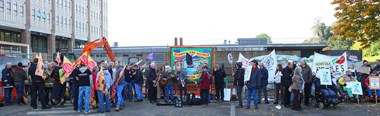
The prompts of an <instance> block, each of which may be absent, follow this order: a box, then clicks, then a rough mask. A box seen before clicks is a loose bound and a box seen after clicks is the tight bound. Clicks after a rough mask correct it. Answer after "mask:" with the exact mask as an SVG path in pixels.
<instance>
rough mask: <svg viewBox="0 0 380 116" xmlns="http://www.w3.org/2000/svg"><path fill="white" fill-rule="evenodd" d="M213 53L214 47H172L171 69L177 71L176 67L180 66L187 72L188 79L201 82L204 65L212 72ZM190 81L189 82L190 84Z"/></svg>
mask: <svg viewBox="0 0 380 116" xmlns="http://www.w3.org/2000/svg"><path fill="white" fill-rule="evenodd" d="M212 51H213V48H212V47H194V48H192V47H189V48H186V47H178V48H176V47H172V48H171V51H170V53H171V56H170V57H171V58H170V59H171V60H170V61H171V67H172V69H176V68H175V67H177V66H179V67H181V68H182V69H183V70H185V71H186V74H187V78H188V79H192V80H194V81H199V77H200V76H201V73H202V66H203V65H207V66H208V67H209V68H210V71H211V70H212V69H211V66H212V65H211V64H212V57H213V56H212ZM186 54H188V55H186ZM188 79H187V82H190V80H188Z"/></svg>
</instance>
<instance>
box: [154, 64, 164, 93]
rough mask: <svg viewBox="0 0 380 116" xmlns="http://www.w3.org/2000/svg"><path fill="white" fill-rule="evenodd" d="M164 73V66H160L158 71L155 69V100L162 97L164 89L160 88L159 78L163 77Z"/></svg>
mask: <svg viewBox="0 0 380 116" xmlns="http://www.w3.org/2000/svg"><path fill="white" fill-rule="evenodd" d="M164 73H165V66H161V67H160V68H159V69H157V73H156V75H157V79H156V88H157V99H161V95H164V93H165V92H164V91H163V90H164V89H162V87H161V83H160V82H161V81H160V80H161V78H162V77H163V76H164Z"/></svg>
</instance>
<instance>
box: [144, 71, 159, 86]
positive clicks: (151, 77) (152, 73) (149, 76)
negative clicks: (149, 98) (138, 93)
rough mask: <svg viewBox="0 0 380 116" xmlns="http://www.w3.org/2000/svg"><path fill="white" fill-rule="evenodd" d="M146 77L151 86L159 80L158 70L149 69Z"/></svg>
mask: <svg viewBox="0 0 380 116" xmlns="http://www.w3.org/2000/svg"><path fill="white" fill-rule="evenodd" d="M145 77H146V80H147V83H148V84H149V85H151V84H153V80H155V79H156V78H157V74H156V69H153V68H149V70H148V72H146V76H145Z"/></svg>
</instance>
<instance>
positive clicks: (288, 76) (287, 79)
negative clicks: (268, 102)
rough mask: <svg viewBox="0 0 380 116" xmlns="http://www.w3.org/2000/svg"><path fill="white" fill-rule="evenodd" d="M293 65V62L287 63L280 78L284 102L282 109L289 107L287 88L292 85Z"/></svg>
mask: <svg viewBox="0 0 380 116" xmlns="http://www.w3.org/2000/svg"><path fill="white" fill-rule="evenodd" d="M294 68H295V67H294V63H293V62H289V63H288V66H287V67H286V68H285V69H284V70H282V77H281V84H282V86H283V87H284V90H285V92H284V97H283V100H284V107H287V108H289V107H290V95H291V94H290V91H288V90H289V87H290V85H291V84H292V77H293V75H294Z"/></svg>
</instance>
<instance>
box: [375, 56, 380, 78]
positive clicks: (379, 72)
mask: <svg viewBox="0 0 380 116" xmlns="http://www.w3.org/2000/svg"><path fill="white" fill-rule="evenodd" d="M373 71H376V73H377V75H380V59H377V60H376V66H375V67H373Z"/></svg>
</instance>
